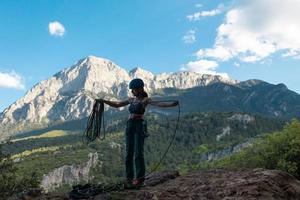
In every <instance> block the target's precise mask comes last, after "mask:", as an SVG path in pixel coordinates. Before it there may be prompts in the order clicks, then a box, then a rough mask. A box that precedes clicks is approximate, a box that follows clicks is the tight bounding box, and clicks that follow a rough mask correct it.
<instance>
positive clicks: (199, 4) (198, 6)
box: [195, 3, 203, 8]
mask: <svg viewBox="0 0 300 200" xmlns="http://www.w3.org/2000/svg"><path fill="white" fill-rule="evenodd" d="M202 6H203V5H202V4H201V3H197V4H195V7H196V8H201V7H202Z"/></svg>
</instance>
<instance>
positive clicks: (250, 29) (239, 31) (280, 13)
mask: <svg viewBox="0 0 300 200" xmlns="http://www.w3.org/2000/svg"><path fill="white" fill-rule="evenodd" d="M299 10H300V1H299V0H285V1H282V0H252V1H246V3H245V4H241V5H237V6H235V7H234V8H232V9H231V10H230V11H228V12H227V14H226V18H225V21H224V23H223V24H221V25H220V26H219V27H218V29H217V37H216V39H215V44H214V46H213V47H212V48H208V49H200V50H199V51H198V52H197V53H196V55H197V56H198V58H200V59H203V58H213V59H217V60H220V61H227V60H229V59H232V58H237V59H239V60H240V61H242V62H257V61H261V60H263V59H265V58H267V57H269V56H271V55H272V54H274V53H276V52H280V53H282V56H283V57H294V58H297V57H299V56H300V37H299V35H300V20H299V19H300V12H299Z"/></svg>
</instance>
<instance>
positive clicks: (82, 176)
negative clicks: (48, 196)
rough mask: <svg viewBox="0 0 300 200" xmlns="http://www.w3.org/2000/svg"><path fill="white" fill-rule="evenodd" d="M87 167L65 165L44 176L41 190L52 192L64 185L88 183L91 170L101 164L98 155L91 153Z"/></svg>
mask: <svg viewBox="0 0 300 200" xmlns="http://www.w3.org/2000/svg"><path fill="white" fill-rule="evenodd" d="M88 157H89V160H88V161H87V163H86V165H84V166H82V165H64V166H62V167H59V168H57V169H55V170H53V171H52V172H49V173H48V174H45V175H44V176H43V179H42V182H41V185H40V186H41V188H43V190H44V191H45V192H48V191H51V190H53V189H55V188H57V187H60V186H62V185H63V184H70V185H71V184H75V183H79V182H88V181H89V180H90V179H91V178H92V177H90V176H89V172H90V170H91V169H92V168H93V167H95V166H96V165H97V164H99V159H98V153H97V152H95V153H89V155H88Z"/></svg>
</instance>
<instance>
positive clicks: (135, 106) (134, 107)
mask: <svg viewBox="0 0 300 200" xmlns="http://www.w3.org/2000/svg"><path fill="white" fill-rule="evenodd" d="M128 110H129V112H130V113H132V114H144V113H145V108H144V106H143V104H142V101H141V100H138V99H137V98H134V99H132V100H131V102H130V105H129V108H128Z"/></svg>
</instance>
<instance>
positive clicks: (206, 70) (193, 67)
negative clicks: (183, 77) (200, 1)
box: [180, 59, 229, 78]
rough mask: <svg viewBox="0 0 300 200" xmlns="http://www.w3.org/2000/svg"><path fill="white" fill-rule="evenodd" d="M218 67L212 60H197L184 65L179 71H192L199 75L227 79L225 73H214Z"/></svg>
mask: <svg viewBox="0 0 300 200" xmlns="http://www.w3.org/2000/svg"><path fill="white" fill-rule="evenodd" d="M217 67H218V63H217V62H216V61H212V60H204V59H203V60H197V61H190V62H188V63H187V64H185V65H184V66H183V67H182V68H181V69H180V70H181V71H193V72H197V73H200V74H211V75H219V76H223V77H225V78H229V76H228V74H227V73H218V72H216V68H217Z"/></svg>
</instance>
